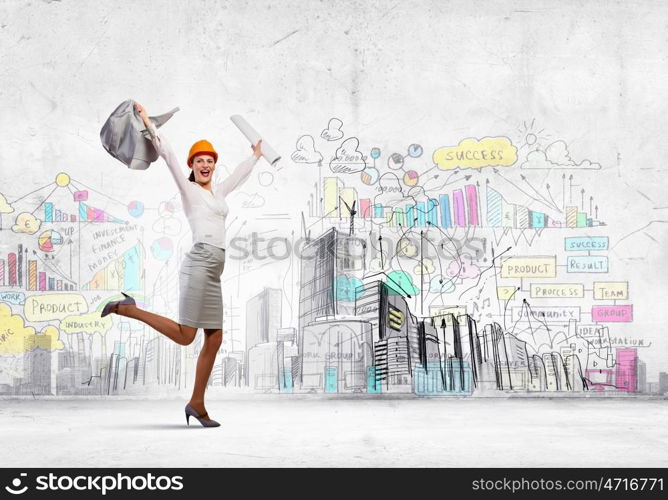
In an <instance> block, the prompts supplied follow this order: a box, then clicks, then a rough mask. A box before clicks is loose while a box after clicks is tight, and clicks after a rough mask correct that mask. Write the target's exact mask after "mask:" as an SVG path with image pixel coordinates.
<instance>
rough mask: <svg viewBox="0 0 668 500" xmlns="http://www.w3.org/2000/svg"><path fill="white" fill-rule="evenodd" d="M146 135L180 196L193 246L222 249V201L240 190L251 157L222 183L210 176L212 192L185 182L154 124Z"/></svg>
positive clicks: (224, 214)
mask: <svg viewBox="0 0 668 500" xmlns="http://www.w3.org/2000/svg"><path fill="white" fill-rule="evenodd" d="M148 131H149V133H150V135H151V142H152V143H153V146H155V149H156V151H157V152H158V154H159V155H160V156H161V157H162V158H164V160H165V162H166V163H167V166H168V167H169V171H170V172H171V173H172V177H174V180H175V181H176V185H177V186H178V188H179V191H180V192H181V201H182V203H183V210H184V211H185V214H186V218H187V219H188V223H189V224H190V229H191V231H192V235H193V244H194V243H197V242H200V241H201V242H204V243H208V244H210V245H214V246H217V247H219V248H225V218H226V217H227V214H228V212H229V207H228V206H227V202H226V201H225V198H226V196H227V195H228V194H230V192H231V191H232V190H233V189H235V188H237V187H239V186H241V185H242V184H243V183H244V182H245V181H246V179H248V177H249V176H250V174H251V172H252V170H253V166H254V165H255V164H256V163H257V160H258V158H257V157H256V156H255V155H254V154H251V157H250V158H247V159H246V160H244V161H242V162H241V163H240V164H239V165H237V167H236V168H235V169H234V171H233V172H232V173H231V174H230V175H228V176H227V178H226V179H225V180H224V181H223V180H221V179H220V176H214V177H215V178H212V179H211V183H212V191H209V190H207V189H204V188H203V187H202V186H200V185H199V184H197V183H196V182H193V181H190V180H188V178H187V177H186V176H185V173H184V172H183V170H182V169H181V167H180V166H179V162H178V160H177V158H176V155H175V154H174V150H172V148H171V146H170V144H169V141H168V140H166V138H165V135H164V133H162V132H160V133H159V132H158V129H157V128H156V127H155V124H153V123H151V126H149V127H148ZM216 170H218V169H216ZM214 173H215V172H214Z"/></svg>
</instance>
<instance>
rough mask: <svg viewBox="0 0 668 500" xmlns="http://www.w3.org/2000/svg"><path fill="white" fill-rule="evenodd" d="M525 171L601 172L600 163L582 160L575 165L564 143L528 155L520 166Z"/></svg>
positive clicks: (551, 145) (553, 144)
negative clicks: (568, 169)
mask: <svg viewBox="0 0 668 500" xmlns="http://www.w3.org/2000/svg"><path fill="white" fill-rule="evenodd" d="M520 168H524V169H546V168H552V169H565V168H573V169H578V170H599V169H600V168H601V165H600V164H599V163H592V162H591V161H589V160H582V161H581V162H580V163H575V162H574V161H573V159H572V158H571V156H570V154H569V152H568V145H567V144H566V143H565V142H564V141H561V140H559V141H555V142H553V143H552V144H550V145H549V146H548V147H546V148H545V151H541V150H540V149H537V150H535V151H531V152H530V153H529V154H528V155H527V159H526V160H525V161H524V163H522V164H521V165H520Z"/></svg>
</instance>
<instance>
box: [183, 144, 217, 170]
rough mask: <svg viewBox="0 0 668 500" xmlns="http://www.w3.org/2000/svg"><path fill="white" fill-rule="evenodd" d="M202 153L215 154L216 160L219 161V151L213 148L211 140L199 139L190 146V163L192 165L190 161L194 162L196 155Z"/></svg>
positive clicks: (214, 158)
mask: <svg viewBox="0 0 668 500" xmlns="http://www.w3.org/2000/svg"><path fill="white" fill-rule="evenodd" d="M201 154H209V155H211V156H213V161H214V162H217V161H218V153H217V152H216V150H215V149H213V146H212V145H211V143H210V142H209V141H206V140H204V139H202V140H201V141H197V142H196V143H195V144H193V145H192V147H191V148H190V152H189V153H188V165H189V166H190V162H192V160H193V158H194V157H195V156H197V155H201Z"/></svg>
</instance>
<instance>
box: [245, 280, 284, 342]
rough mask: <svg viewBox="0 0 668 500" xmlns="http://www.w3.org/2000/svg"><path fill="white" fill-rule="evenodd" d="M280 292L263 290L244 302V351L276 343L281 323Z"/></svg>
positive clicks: (278, 290)
mask: <svg viewBox="0 0 668 500" xmlns="http://www.w3.org/2000/svg"><path fill="white" fill-rule="evenodd" d="M281 307H282V303H281V290H280V289H279V288H266V287H265V288H264V289H263V290H262V291H261V292H260V293H258V294H257V295H256V296H255V297H251V298H250V299H249V300H248V302H246V350H248V349H250V348H251V347H254V346H256V345H257V344H264V343H266V342H275V341H276V332H277V330H278V329H279V328H281V321H282V313H283V311H282V308H281Z"/></svg>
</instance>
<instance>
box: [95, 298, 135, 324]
mask: <svg viewBox="0 0 668 500" xmlns="http://www.w3.org/2000/svg"><path fill="white" fill-rule="evenodd" d="M121 293H122V294H123V295H124V296H125V298H124V299H123V300H114V301H111V302H107V304H106V305H105V306H104V309H102V312H101V313H100V317H101V318H104V317H105V316H107V315H108V314H110V313H111V312H113V311H114V308H115V307H116V306H118V305H121V304H123V305H130V306H135V305H137V303H136V302H135V299H133V298H132V297H130V296H129V295H128V294H127V293H125V292H121Z"/></svg>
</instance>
